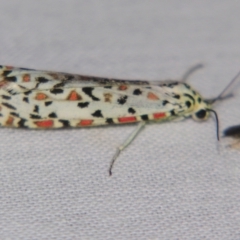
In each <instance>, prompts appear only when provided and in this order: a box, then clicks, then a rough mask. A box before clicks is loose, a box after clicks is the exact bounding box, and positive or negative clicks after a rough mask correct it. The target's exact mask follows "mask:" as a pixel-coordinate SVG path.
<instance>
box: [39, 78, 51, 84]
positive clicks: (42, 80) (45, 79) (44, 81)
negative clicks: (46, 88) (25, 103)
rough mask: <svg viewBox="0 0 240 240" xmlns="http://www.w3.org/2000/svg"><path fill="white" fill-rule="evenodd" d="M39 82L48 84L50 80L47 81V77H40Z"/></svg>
mask: <svg viewBox="0 0 240 240" xmlns="http://www.w3.org/2000/svg"><path fill="white" fill-rule="evenodd" d="M37 81H38V82H39V83H47V82H48V81H49V79H47V78H45V77H39V78H37Z"/></svg>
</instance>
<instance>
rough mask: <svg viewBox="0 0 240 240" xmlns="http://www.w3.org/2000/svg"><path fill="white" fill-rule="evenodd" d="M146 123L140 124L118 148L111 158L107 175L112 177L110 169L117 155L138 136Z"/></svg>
mask: <svg viewBox="0 0 240 240" xmlns="http://www.w3.org/2000/svg"><path fill="white" fill-rule="evenodd" d="M145 124H146V122H140V123H139V124H138V125H137V127H136V129H135V130H134V131H133V132H132V133H131V135H130V136H129V137H128V138H127V139H126V140H125V141H124V143H123V144H122V145H121V146H119V147H118V149H117V151H116V153H115V155H114V156H113V158H112V161H111V164H110V167H109V175H110V176H111V175H112V169H113V165H114V163H115V161H116V159H117V157H118V156H119V154H120V153H121V151H122V150H123V149H124V148H126V147H127V146H128V145H129V144H130V143H131V142H132V141H133V139H134V138H135V137H136V136H137V135H138V134H139V132H140V131H141V129H142V128H143V127H144V126H145Z"/></svg>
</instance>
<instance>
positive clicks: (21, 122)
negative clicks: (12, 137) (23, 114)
mask: <svg viewBox="0 0 240 240" xmlns="http://www.w3.org/2000/svg"><path fill="white" fill-rule="evenodd" d="M26 121H27V120H26V119H24V118H21V119H20V121H19V122H18V126H19V127H22V128H27V126H25V125H24V124H25V122H26Z"/></svg>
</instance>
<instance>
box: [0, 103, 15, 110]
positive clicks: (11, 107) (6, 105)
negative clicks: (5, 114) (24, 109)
mask: <svg viewBox="0 0 240 240" xmlns="http://www.w3.org/2000/svg"><path fill="white" fill-rule="evenodd" d="M2 105H3V106H5V107H7V108H9V109H13V110H16V108H15V107H14V106H12V105H11V104H9V103H4V102H3V103H2Z"/></svg>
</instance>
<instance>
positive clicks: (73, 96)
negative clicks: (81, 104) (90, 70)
mask: <svg viewBox="0 0 240 240" xmlns="http://www.w3.org/2000/svg"><path fill="white" fill-rule="evenodd" d="M67 100H69V101H77V100H82V97H81V96H80V95H79V94H78V93H77V92H76V91H71V92H70V94H69V95H68V97H67Z"/></svg>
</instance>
